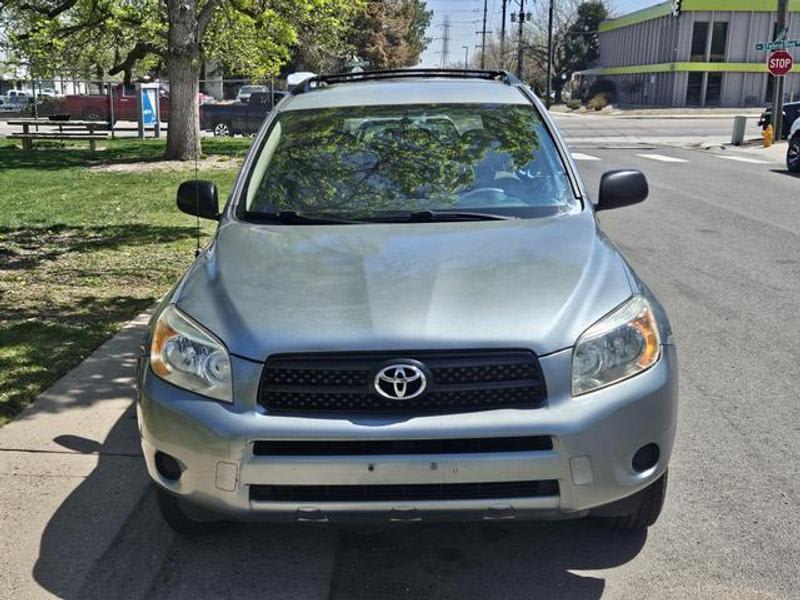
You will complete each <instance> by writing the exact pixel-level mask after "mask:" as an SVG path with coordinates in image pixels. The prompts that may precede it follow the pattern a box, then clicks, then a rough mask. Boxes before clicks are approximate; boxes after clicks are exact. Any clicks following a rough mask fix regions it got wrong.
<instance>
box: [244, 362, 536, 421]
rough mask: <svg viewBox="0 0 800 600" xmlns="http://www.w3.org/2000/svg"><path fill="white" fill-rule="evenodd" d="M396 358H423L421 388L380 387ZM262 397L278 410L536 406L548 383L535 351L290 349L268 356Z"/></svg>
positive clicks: (414, 410)
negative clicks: (402, 394) (404, 394)
mask: <svg viewBox="0 0 800 600" xmlns="http://www.w3.org/2000/svg"><path fill="white" fill-rule="evenodd" d="M393 361H398V362H403V361H419V363H422V367H423V368H424V370H425V373H426V377H427V378H428V384H427V388H426V390H425V391H424V392H423V393H422V394H421V395H419V396H417V397H415V398H406V399H402V400H396V399H389V398H384V397H383V396H381V395H379V394H378V393H377V392H376V391H375V389H374V386H373V382H374V378H375V375H376V373H377V372H378V371H379V370H380V369H381V368H382V367H385V366H386V365H387V364H391V363H392V362H393ZM417 364H418V363H417ZM259 398H260V403H261V404H262V406H264V407H265V408H266V409H267V410H269V411H270V412H346V413H348V414H352V413H373V412H383V413H402V414H415V413H436V412H438V413H447V412H467V411H476V410H488V409H495V408H509V407H524V408H536V407H538V406H540V405H541V404H542V402H543V401H544V398H545V385H544V378H543V376H542V372H541V369H540V367H539V362H538V360H537V359H536V356H535V355H534V354H533V353H532V352H530V351H528V350H486V351H445V352H432V351H422V352H413V351H407V352H370V353H326V354H283V355H275V356H272V357H270V358H269V359H268V360H267V363H266V365H265V366H264V370H263V373H262V378H261V390H260V393H259Z"/></svg>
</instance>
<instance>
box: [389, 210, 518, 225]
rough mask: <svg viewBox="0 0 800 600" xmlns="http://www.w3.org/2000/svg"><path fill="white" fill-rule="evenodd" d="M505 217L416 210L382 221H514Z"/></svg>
mask: <svg viewBox="0 0 800 600" xmlns="http://www.w3.org/2000/svg"><path fill="white" fill-rule="evenodd" d="M516 218H517V217H510V216H507V215H498V214H494V213H482V212H464V211H450V210H418V211H414V212H410V213H403V214H400V215H397V216H392V217H386V218H385V219H381V220H382V221H384V220H385V221H409V222H411V223H430V222H433V221H508V220H511V219H516Z"/></svg>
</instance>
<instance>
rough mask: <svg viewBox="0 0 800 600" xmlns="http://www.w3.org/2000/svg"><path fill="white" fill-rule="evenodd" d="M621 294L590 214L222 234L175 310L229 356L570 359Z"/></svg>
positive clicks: (238, 225) (620, 265) (617, 265)
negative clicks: (464, 352) (499, 352)
mask: <svg viewBox="0 0 800 600" xmlns="http://www.w3.org/2000/svg"><path fill="white" fill-rule="evenodd" d="M630 295H631V284H630V279H629V277H628V270H627V265H626V264H625V263H624V261H623V259H622V258H621V256H620V255H619V253H618V252H617V250H616V249H615V248H614V246H613V245H612V244H611V243H610V242H609V241H608V240H607V238H606V237H605V236H604V235H602V234H601V233H599V232H598V230H597V227H596V223H595V220H594V217H593V215H592V214H591V212H590V211H584V212H582V213H580V214H573V215H562V216H558V217H552V218H543V219H526V220H514V221H489V222H458V223H415V224H410V223H393V224H369V225H325V226H286V225H283V226H281V225H274V226H272V225H256V224H249V223H242V222H237V221H233V222H228V223H225V224H224V225H223V226H221V227H220V229H219V230H218V232H217V237H216V240H215V242H214V243H213V244H212V245H211V246H210V247H209V248H208V249H207V250H206V251H205V252H204V253H203V254H202V255H201V256H200V258H199V259H198V260H197V261H196V262H195V264H194V265H193V266H192V268H191V269H190V270H189V271H188V272H187V274H186V275H185V277H184V279H183V281H182V282H181V284H180V285H179V286H178V287H177V288H176V291H175V294H174V296H173V298H172V301H173V302H175V303H176V304H177V306H178V307H179V308H180V309H181V310H183V311H184V312H185V313H187V314H188V315H189V316H191V317H193V318H194V319H195V320H196V321H198V322H199V323H201V324H202V325H203V326H205V327H206V328H207V329H208V330H209V331H211V332H212V333H214V334H215V335H216V336H217V337H219V338H220V339H221V340H222V341H223V342H224V343H225V344H226V345H227V347H228V349H229V350H230V352H231V353H233V354H236V355H239V356H242V357H245V358H250V359H253V360H264V359H265V358H266V357H267V356H269V355H270V354H274V353H279V352H301V351H308V352H311V351H334V350H379V349H380V350H398V349H408V350H413V349H418V350H421V349H438V348H447V349H452V348H479V347H504V348H509V347H514V348H531V349H532V350H534V351H535V352H536V353H537V354H540V355H541V354H546V353H550V352H555V351H557V350H561V349H564V348H567V347H570V346H572V345H573V344H574V343H575V341H576V339H577V338H578V336H579V335H580V334H581V333H582V332H583V331H584V330H585V329H586V328H587V327H588V326H589V325H591V324H592V323H594V322H595V321H596V320H598V319H599V318H600V317H602V316H603V315H604V314H606V313H607V312H608V311H609V310H611V309H612V308H614V307H615V306H617V305H618V304H620V303H621V302H623V301H624V300H626V299H627V298H628V297H630Z"/></svg>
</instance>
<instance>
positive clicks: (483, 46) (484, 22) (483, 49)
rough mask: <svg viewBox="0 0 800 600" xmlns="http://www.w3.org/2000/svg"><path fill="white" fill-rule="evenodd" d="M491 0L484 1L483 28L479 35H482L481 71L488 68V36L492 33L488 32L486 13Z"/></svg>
mask: <svg viewBox="0 0 800 600" xmlns="http://www.w3.org/2000/svg"><path fill="white" fill-rule="evenodd" d="M488 3H489V0H483V27H481V30H480V31H478V32H477V33H480V34H481V69H485V68H486V34H487V33H491V32H488V31H486V11H487V10H488V6H487V5H488Z"/></svg>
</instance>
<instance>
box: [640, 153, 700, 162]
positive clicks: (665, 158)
mask: <svg viewBox="0 0 800 600" xmlns="http://www.w3.org/2000/svg"><path fill="white" fill-rule="evenodd" d="M636 156H641V157H642V158H649V159H650V160H657V161H660V162H666V163H685V162H689V161H688V160H684V159H682V158H675V157H674V156H664V155H663V154H637V155H636Z"/></svg>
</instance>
